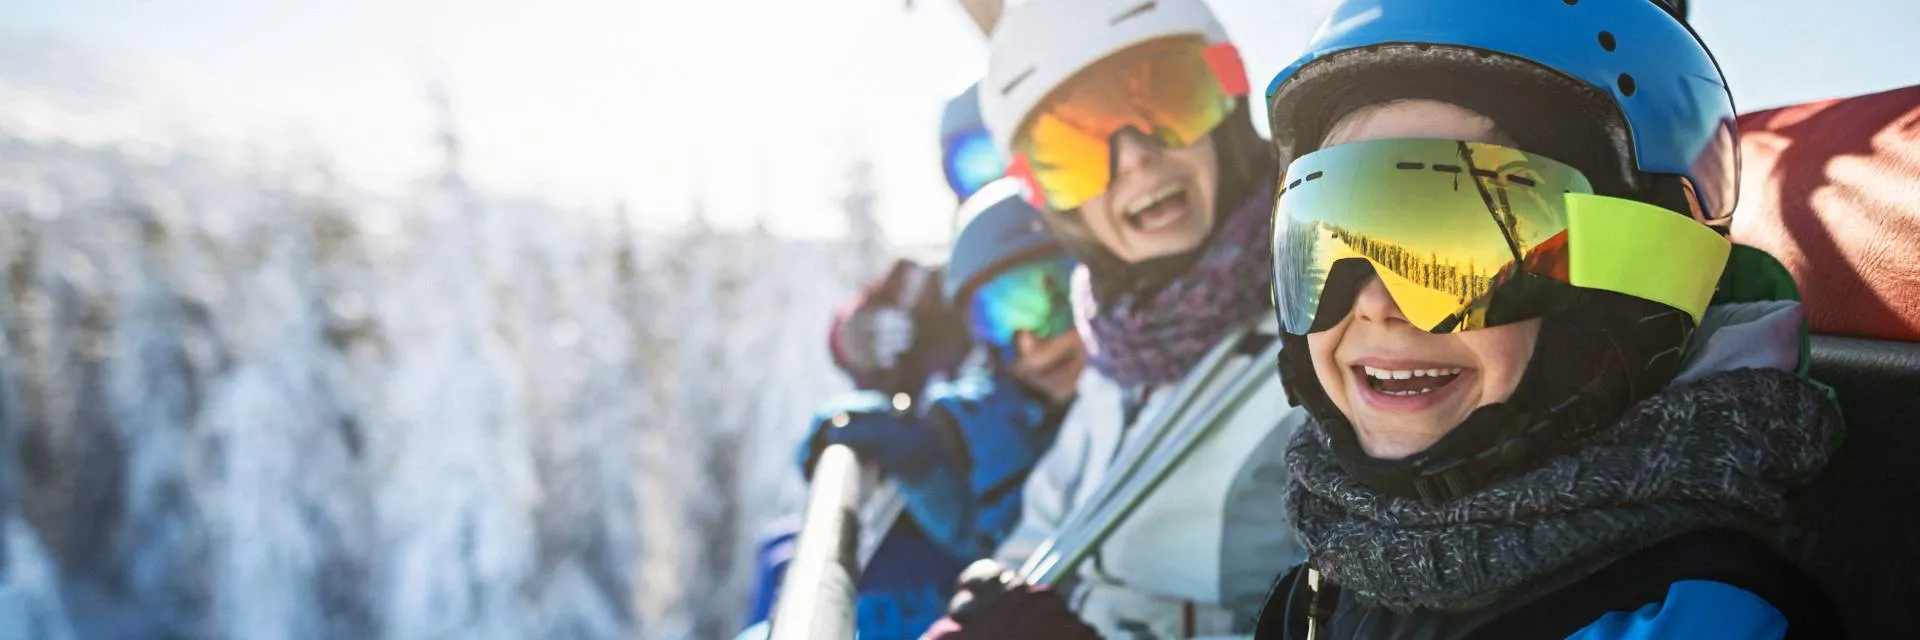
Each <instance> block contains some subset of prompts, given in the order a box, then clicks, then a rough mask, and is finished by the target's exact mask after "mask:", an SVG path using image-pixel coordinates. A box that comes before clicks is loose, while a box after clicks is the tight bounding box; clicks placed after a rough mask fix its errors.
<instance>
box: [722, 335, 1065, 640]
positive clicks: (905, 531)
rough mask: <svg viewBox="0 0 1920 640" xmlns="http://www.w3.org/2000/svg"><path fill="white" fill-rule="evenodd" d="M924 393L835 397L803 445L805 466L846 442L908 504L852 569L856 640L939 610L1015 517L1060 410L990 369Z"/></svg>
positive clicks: (916, 632)
mask: <svg viewBox="0 0 1920 640" xmlns="http://www.w3.org/2000/svg"><path fill="white" fill-rule="evenodd" d="M923 397H924V399H923V400H922V401H920V402H917V403H913V404H911V405H909V408H908V410H905V411H902V410H898V409H896V408H895V404H894V402H893V399H892V398H889V397H887V396H884V395H880V394H870V393H869V394H855V395H853V396H850V397H843V398H840V399H838V400H836V401H834V402H832V403H830V404H829V405H828V406H827V408H826V409H825V410H823V411H821V412H820V415H819V416H817V418H816V420H815V421H814V427H813V430H812V431H811V432H810V433H809V434H808V436H807V438H806V439H805V440H804V441H803V442H802V444H801V447H800V451H799V456H798V457H799V459H800V463H801V468H802V470H803V471H804V470H810V468H811V466H812V462H813V461H814V459H815V458H816V457H817V456H818V453H819V451H820V449H822V448H824V447H825V446H826V445H828V444H836V443H837V444H847V445H849V446H852V447H853V448H854V449H855V450H857V451H859V452H860V453H861V455H862V457H863V459H866V460H871V461H873V462H875V463H876V464H878V465H879V467H880V468H881V469H882V471H884V472H885V473H886V475H887V476H888V477H889V478H891V479H892V480H893V481H894V482H895V484H896V485H897V486H898V488H899V489H900V495H901V497H902V500H903V502H904V503H905V506H906V515H905V516H904V517H902V518H900V520H898V521H897V522H895V523H894V525H893V527H892V528H891V529H889V530H888V531H886V532H885V534H884V536H885V537H884V538H883V539H882V541H881V543H880V545H879V546H878V547H877V548H876V550H875V551H874V555H873V557H872V558H870V559H869V560H868V563H867V566H866V567H865V568H864V570H863V571H862V573H861V576H860V583H859V585H858V589H859V591H860V594H859V603H858V607H857V608H858V612H857V615H858V618H859V621H858V622H859V630H860V637H861V638H862V640H876V639H878V640H885V639H888V638H909V639H910V638H917V637H919V636H920V634H921V633H922V632H923V631H925V630H926V629H927V627H929V626H931V625H932V624H933V623H934V622H935V621H937V620H939V619H940V618H941V617H942V616H944V615H945V614H946V609H947V603H948V600H949V599H951V598H952V597H953V592H954V581H955V578H956V577H958V575H959V574H960V571H961V570H962V569H965V568H966V565H967V563H968V561H971V560H973V559H975V558H982V557H986V556H988V555H990V554H991V553H992V552H993V550H994V548H995V547H997V546H999V543H1000V541H1001V540H1002V539H1004V538H1005V537H1006V535H1007V534H1008V533H1009V532H1011V531H1012V530H1013V527H1014V525H1015V524H1017V523H1018V522H1019V520H1020V509H1021V500H1020V489H1021V487H1022V485H1023V484H1024V483H1025V480H1026V477H1027V474H1028V472H1030V471H1031V470H1032V469H1033V467H1034V465H1035V464H1036V463H1037V462H1038V461H1039V459H1040V456H1041V455H1042V454H1044V453H1046V451H1047V449H1048V448H1050V447H1051V446H1052V445H1053V439H1054V436H1055V435H1056V434H1057V433H1058V429H1059V425H1060V420H1061V418H1062V417H1064V415H1065V413H1066V411H1065V407H1063V406H1049V403H1047V402H1046V401H1044V400H1043V399H1041V398H1040V397H1039V396H1037V395H1036V394H1034V393H1033V392H1031V391H1030V390H1028V389H1027V388H1026V387H1024V386H1023V385H1021V384H1020V383H1019V382H1017V381H1015V380H1014V379H1013V378H1012V377H1010V376H1007V375H1005V374H1003V373H999V372H996V371H992V370H987V369H981V370H977V371H972V372H969V374H967V375H965V376H962V377H961V378H959V379H958V380H955V381H953V382H950V383H945V384H936V385H934V386H932V387H930V388H929V389H928V390H927V393H926V394H924V396H923ZM782 562H784V559H782ZM761 575H762V576H777V575H779V571H778V570H777V569H775V568H767V569H764V570H763V571H762V573H761ZM775 586H776V585H766V584H763V585H762V587H761V590H762V592H763V593H764V592H770V591H771V590H772V589H773V588H774V587H775ZM762 599H766V598H764V597H762V598H756V600H762ZM763 616H764V612H762V617H763ZM756 622H759V618H758V617H756V618H755V619H752V620H749V624H750V625H751V624H754V623H756Z"/></svg>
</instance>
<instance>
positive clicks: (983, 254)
mask: <svg viewBox="0 0 1920 640" xmlns="http://www.w3.org/2000/svg"><path fill="white" fill-rule="evenodd" d="M959 217H960V220H961V224H962V225H964V226H963V227H961V229H960V236H959V237H958V238H955V239H954V241H953V253H952V255H951V256H949V258H948V259H947V269H946V273H944V274H942V277H941V287H942V288H943V289H944V291H942V293H944V294H946V297H947V303H948V304H949V305H952V306H953V307H954V308H960V309H964V308H965V306H966V305H965V303H966V300H965V294H967V293H968V292H969V291H970V290H972V289H973V288H974V287H977V286H979V285H980V283H982V282H985V281H986V280H987V279H989V278H992V277H993V276H995V275H998V274H999V273H1000V271H1002V270H1004V269H1006V268H1008V267H1012V266H1015V265H1018V264H1021V263H1025V262H1030V261H1033V260H1036V259H1039V258H1045V257H1048V256H1059V257H1061V258H1063V259H1064V258H1065V257H1066V255H1067V252H1066V249H1064V248H1062V247H1061V246H1060V243H1059V241H1056V240H1054V238H1053V235H1052V234H1050V233H1048V232H1047V226H1046V223H1045V222H1042V221H1041V219H1040V212H1039V211H1038V210H1036V209H1034V208H1033V205H1031V204H1028V203H1027V201H1026V199H1025V198H1023V197H1021V191H1020V183H1019V181H1017V180H1014V179H1011V178H1003V179H1000V180H995V181H993V182H990V183H988V184H987V185H986V186H984V187H981V188H980V190H979V192H978V193H975V194H973V197H971V198H968V199H967V201H966V203H964V204H962V205H960V215H959Z"/></svg>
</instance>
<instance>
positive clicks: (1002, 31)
mask: <svg viewBox="0 0 1920 640" xmlns="http://www.w3.org/2000/svg"><path fill="white" fill-rule="evenodd" d="M1177 36H1200V37H1202V38H1204V39H1205V40H1206V42H1207V43H1208V44H1225V43H1226V42H1227V31H1226V29H1225V28H1223V27H1221V26H1220V21H1219V20H1218V19H1215V18H1214V16H1213V10H1212V9H1209V8H1207V4H1206V3H1205V2H1202V1H1201V0H1027V1H1026V2H1023V3H1021V4H1020V5H1019V6H1017V7H1014V8H1013V9H1012V10H1010V11H1008V13H1007V15H1006V16H1004V17H1002V18H1001V19H1000V24H998V25H997V26H995V27H994V30H993V43H992V45H991V47H990V53H989V56H988V61H987V78H986V80H984V81H982V84H981V87H980V110H981V114H982V116H983V117H984V119H985V120H986V123H987V131H988V132H990V133H992V134H993V142H994V146H996V147H998V148H999V149H1000V152H1001V153H1003V154H1010V153H1012V149H1013V139H1014V136H1015V135H1016V134H1018V133H1019V130H1020V125H1022V124H1024V123H1025V121H1026V119H1027V116H1029V115H1031V114H1032V112H1033V110H1034V108H1036V107H1037V106H1039V104H1040V101H1042V100H1045V99H1046V98H1047V95H1048V94H1050V93H1052V92H1053V90H1054V89H1058V88H1060V85H1062V84H1065V83H1066V82H1067V81H1068V80H1070V79H1072V78H1073V76H1074V74H1077V73H1079V72H1080V71H1081V70H1082V69H1085V68H1087V67H1089V66H1091V65H1093V63H1095V62H1099V61H1101V60H1103V59H1105V58H1107V57H1108V56H1111V55H1113V54H1115V53H1119V52H1121V51H1123V50H1126V49H1127V48H1129V47H1132V46H1134V45H1138V44H1141V43H1145V42H1149V41H1152V40H1158V39H1161V38H1168V37H1177ZM1234 62H1235V63H1236V64H1237V63H1238V60H1234ZM1231 72H1232V73H1234V74H1236V76H1237V77H1239V78H1244V77H1245V74H1246V71H1245V69H1244V68H1242V69H1233V70H1231ZM1242 82H1244V81H1242Z"/></svg>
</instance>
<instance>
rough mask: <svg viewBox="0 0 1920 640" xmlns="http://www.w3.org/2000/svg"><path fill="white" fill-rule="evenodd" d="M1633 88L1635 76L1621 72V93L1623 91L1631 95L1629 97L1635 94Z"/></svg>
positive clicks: (1626, 94) (1622, 93)
mask: <svg viewBox="0 0 1920 640" xmlns="http://www.w3.org/2000/svg"><path fill="white" fill-rule="evenodd" d="M1633 88H1634V85H1633V76H1631V75H1628V74H1624V73H1622V74H1620V93H1621V95H1625V96H1629V97H1631V96H1632V95H1633Z"/></svg>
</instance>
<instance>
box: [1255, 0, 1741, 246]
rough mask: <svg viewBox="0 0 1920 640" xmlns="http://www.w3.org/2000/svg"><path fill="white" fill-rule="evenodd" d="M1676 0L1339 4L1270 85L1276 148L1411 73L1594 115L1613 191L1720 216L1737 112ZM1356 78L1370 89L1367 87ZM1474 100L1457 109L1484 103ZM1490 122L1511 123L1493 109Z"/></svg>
mask: <svg viewBox="0 0 1920 640" xmlns="http://www.w3.org/2000/svg"><path fill="white" fill-rule="evenodd" d="M1683 6H1684V5H1675V4H1669V3H1666V2H1664V1H1663V0H1585V1H1582V0H1344V1H1343V2H1341V3H1340V4H1339V5H1338V6H1337V7H1336V8H1335V9H1334V10H1333V14H1332V15H1331V16H1329V17H1328V18H1327V22H1326V23H1325V24H1324V25H1322V26H1321V28H1320V31H1319V32H1318V33H1316V34H1315V36H1314V38H1313V41H1312V42H1311V43H1309V44H1308V46H1307V52H1306V53H1305V54H1304V55H1302V56H1301V57H1300V58H1298V59H1297V60H1296V61H1295V62H1294V63H1293V64H1292V65H1289V66H1288V67H1287V68H1286V69H1283V70H1281V71H1280V73H1279V74H1278V75H1275V76H1274V77H1273V81H1272V83H1270V84H1269V85H1268V86H1267V102H1268V106H1269V112H1268V115H1269V121H1270V122H1271V124H1272V131H1273V142H1274V145H1275V147H1276V149H1277V150H1278V152H1279V154H1280V158H1281V162H1282V164H1284V163H1286V162H1289V161H1291V160H1292V159H1293V158H1296V157H1299V156H1300V155H1302V154H1304V153H1306V152H1310V151H1312V150H1313V148H1314V147H1316V146H1317V145H1318V144H1319V140H1320V138H1319V136H1321V135H1324V133H1325V128H1326V127H1327V126H1330V125H1331V124H1332V123H1331V122H1327V120H1328V119H1329V118H1331V117H1332V116H1335V115H1339V113H1341V112H1342V111H1343V109H1344V110H1350V109H1352V108H1355V107H1358V106H1363V105H1360V104H1355V102H1356V101H1358V100H1362V99H1368V98H1371V99H1379V98H1385V99H1395V98H1403V97H1428V96H1407V95H1404V94H1402V95H1397V96H1396V95H1394V94H1393V93H1392V92H1393V91H1396V90H1399V89H1395V88H1393V87H1395V86H1404V85H1406V84H1409V82H1407V81H1409V80H1411V81H1412V82H1411V84H1420V83H1421V82H1422V81H1425V82H1426V83H1428V84H1433V85H1435V86H1440V87H1446V86H1450V87H1456V89H1454V91H1463V90H1475V89H1477V90H1478V91H1479V92H1480V93H1482V94H1487V93H1499V94H1501V95H1482V96H1479V100H1481V102H1480V103H1479V104H1484V105H1487V106H1489V107H1492V108H1494V109H1500V108H1515V107H1517V106H1527V107H1532V108H1536V109H1539V110H1543V111H1544V112H1545V113H1547V114H1548V116H1547V117H1549V118H1553V117H1556V116H1557V115H1558V114H1559V113H1563V112H1565V113H1566V117H1565V118H1560V119H1559V120H1561V121H1563V123H1578V122H1590V121H1594V120H1596V119H1597V120H1599V121H1601V122H1602V124H1601V125H1599V126H1600V127H1602V128H1603V131H1602V132H1600V136H1599V137H1602V138H1604V139H1605V141H1606V144H1607V146H1610V147H1611V151H1612V156H1613V157H1612V158H1611V159H1610V162H1609V163H1608V164H1611V165H1617V166H1618V173H1619V175H1618V176H1617V177H1618V178H1619V181H1620V182H1623V183H1624V186H1625V189H1626V191H1627V192H1628V193H1624V194H1615V195H1621V196H1623V197H1630V198H1633V199H1637V200H1643V201H1650V202H1653V203H1655V204H1661V205H1664V206H1667V207H1670V208H1673V209H1675V210H1677V211H1681V212H1688V213H1691V214H1693V216H1694V217H1695V218H1696V219H1698V220H1700V221H1702V222H1707V223H1712V224H1724V223H1725V222H1726V221H1727V220H1728V216H1729V215H1731V214H1732V212H1733V205H1734V199H1735V197H1736V195H1737V193H1738V191H1739V168H1740V167H1739V155H1738V149H1739V144H1738V140H1737V138H1736V135H1737V134H1736V129H1735V125H1734V115H1735V113H1736V112H1735V111H1734V106H1733V98H1732V95H1731V94H1730V93H1729V92H1728V90H1727V83H1726V79H1725V77H1724V76H1723V75H1722V74H1721V73H1720V68H1719V65H1718V64H1717V63H1716V62H1715V61H1714V59H1713V55H1712V54H1711V53H1710V52H1708V50H1707V48H1706V45H1705V44H1703V43H1702V42H1701V41H1700V38H1699V36H1697V35H1696V34H1694V32H1693V30H1692V29H1691V28H1690V27H1688V26H1687V24H1686V23H1685V22H1684V21H1683V20H1681V19H1678V18H1677V17H1676V15H1675V14H1676V13H1679V12H1680V11H1683V10H1684V9H1682V8H1681V7H1683ZM1365 87H1374V89H1373V91H1372V94H1371V95H1366V94H1367V92H1368V90H1367V89H1366V88H1365ZM1382 87H1385V88H1384V89H1382ZM1458 87H1467V88H1470V89H1457V88H1458ZM1534 89H1538V90H1534ZM1435 90H1436V91H1445V89H1435ZM1522 94H1524V95H1527V96H1529V100H1528V101H1527V102H1534V101H1533V98H1534V97H1535V96H1542V98H1541V100H1542V101H1544V102H1539V103H1537V104H1529V105H1514V104H1513V103H1516V102H1521V101H1516V100H1512V99H1511V98H1510V96H1512V95H1522ZM1546 96H1568V97H1567V98H1566V99H1558V100H1556V99H1551V98H1547V97H1546ZM1442 99H1444V97H1443V98H1442ZM1449 101H1452V102H1460V101H1458V100H1449ZM1479 104H1463V106H1467V107H1469V108H1475V110H1481V109H1479V108H1476V107H1478V106H1479ZM1570 110H1577V111H1570ZM1488 115H1494V114H1488ZM1494 121H1495V122H1500V123H1501V124H1502V126H1503V128H1505V126H1506V124H1507V123H1506V122H1503V121H1502V118H1500V117H1499V116H1497V115H1494ZM1539 151H1542V152H1547V151H1548V149H1539ZM1549 156H1550V157H1551V154H1549ZM1556 159H1558V160H1561V161H1563V162H1570V163H1573V164H1575V166H1580V165H1579V163H1578V162H1574V160H1575V159H1573V158H1556ZM1602 177H1604V176H1602ZM1598 186H1599V185H1598V183H1597V182H1596V188H1597V187H1598Z"/></svg>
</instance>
